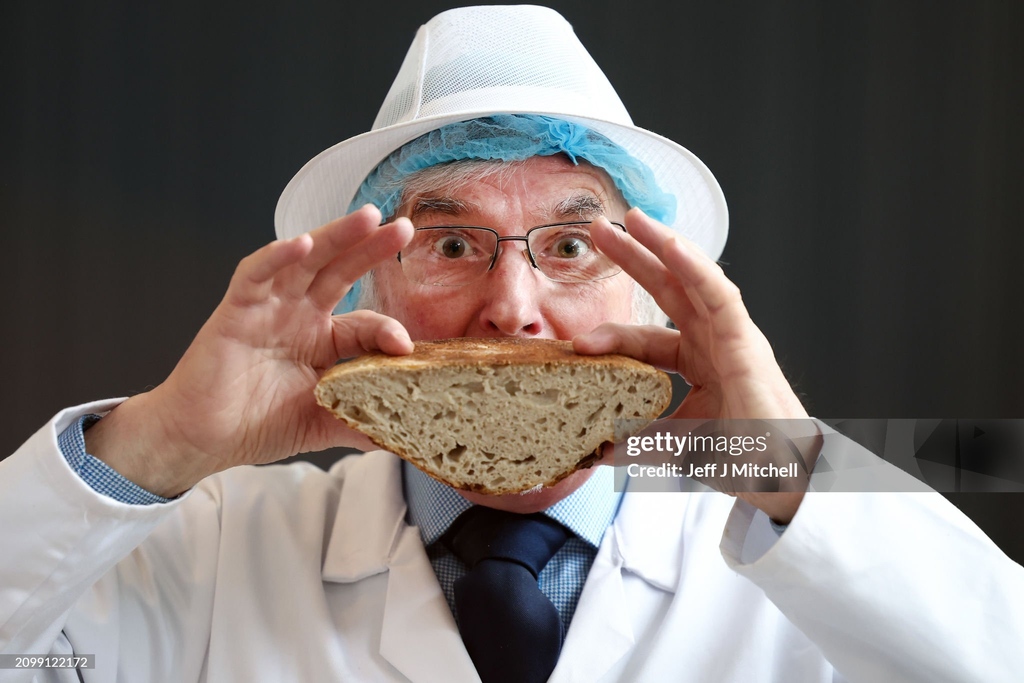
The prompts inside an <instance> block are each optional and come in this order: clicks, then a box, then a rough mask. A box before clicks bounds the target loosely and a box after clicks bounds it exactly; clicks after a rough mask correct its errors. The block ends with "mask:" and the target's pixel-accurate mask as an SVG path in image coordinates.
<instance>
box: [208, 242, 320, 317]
mask: <svg viewBox="0 0 1024 683" xmlns="http://www.w3.org/2000/svg"><path fill="white" fill-rule="evenodd" d="M312 246H313V240H312V239H310V237H309V235H299V236H298V237H294V238H292V239H290V240H277V241H275V242H271V243H270V244H267V245H264V246H263V247H261V248H260V249H257V250H256V251H254V252H253V253H252V254H249V255H248V256H246V257H245V258H244V259H242V260H241V261H240V262H239V264H238V267H237V268H236V269H235V274H234V275H233V276H232V277H231V283H230V284H229V285H228V291H227V295H226V296H225V298H226V299H228V300H230V301H231V303H234V304H237V305H241V306H247V305H251V304H254V303H258V302H260V301H263V300H265V299H266V298H267V297H268V296H269V295H270V292H271V290H272V289H273V287H274V280H275V278H276V277H277V276H278V275H279V274H280V273H281V271H283V270H284V269H285V268H288V267H289V266H292V265H294V264H296V263H298V262H299V261H300V260H302V259H303V258H304V257H305V256H306V255H307V254H308V253H309V251H310V249H312Z"/></svg>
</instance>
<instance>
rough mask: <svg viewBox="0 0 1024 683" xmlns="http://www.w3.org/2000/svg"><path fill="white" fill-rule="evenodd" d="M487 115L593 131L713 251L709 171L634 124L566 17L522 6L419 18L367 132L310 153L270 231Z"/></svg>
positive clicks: (316, 220)
mask: <svg viewBox="0 0 1024 683" xmlns="http://www.w3.org/2000/svg"><path fill="white" fill-rule="evenodd" d="M493 114H540V115H544V116H551V117H555V118H559V119H565V120H568V121H573V122H576V123H580V124H582V125H584V126H587V127H589V128H591V129H593V130H595V131H597V132H598V133H601V134H602V135H604V136H605V137H607V138H608V139H610V140H612V141H613V142H615V143H616V144H618V145H619V146H620V147H622V148H623V149H625V150H626V151H627V152H629V153H630V154H631V155H632V156H634V157H635V158H637V159H639V160H640V161H642V162H643V163H644V164H646V165H647V166H648V168H650V169H651V171H652V172H653V173H654V177H655V178H656V179H657V181H658V184H659V185H660V187H661V189H662V190H664V191H666V192H669V193H671V194H673V195H675V197H676V201H677V211H676V218H675V221H674V222H673V225H672V226H671V227H672V228H674V229H675V230H677V231H679V232H680V233H681V234H683V235H685V236H686V237H688V238H689V239H690V240H692V241H694V242H695V243H696V244H697V245H698V246H700V247H701V248H702V249H703V250H704V252H705V253H707V254H708V255H709V256H711V257H712V258H718V257H719V256H720V255H721V253H722V249H723V248H724V247H725V240H726V236H727V234H728V229H729V228H728V226H729V213H728V209H727V208H726V204H725V196H724V195H723V194H722V189H721V187H719V185H718V181H716V180H715V177H714V176H713V175H712V174H711V171H709V170H708V169H707V167H706V166H705V165H704V164H703V163H702V162H701V160H700V159H698V158H697V157H696V156H694V155H693V154H692V153H691V152H690V151H688V150H687V149H685V148H683V147H682V146H680V145H678V144H676V143H674V142H672V141H671V140H668V139H667V138H664V137H662V136H660V135H657V134H655V133H652V132H650V131H648V130H644V129H642V128H638V127H636V126H634V125H633V121H632V119H631V118H630V116H629V113H628V112H627V111H626V108H625V107H624V106H623V104H622V101H621V100H620V99H619V96H618V95H617V94H616V93H615V90H614V89H613V88H612V86H611V83H609V82H608V78H607V77H606V76H605V75H604V73H603V72H602V71H601V69H600V68H599V67H598V66H597V63H596V62H594V59H593V58H592V57H591V56H590V54H589V53H588V52H587V51H586V48H584V47H583V44H582V43H580V41H579V39H578V38H577V37H576V34H575V33H574V32H573V30H572V27H571V26H570V25H569V23H568V22H567V21H566V20H565V19H563V18H562V16H561V15H559V14H558V13H557V12H555V11H554V10H551V9H548V8H546V7H534V6H528V5H519V6H487V7H464V8H460V9H453V10H448V11H446V12H443V13H441V14H439V15H437V16H436V17H434V18H433V19H431V20H430V21H429V22H427V23H426V24H425V25H424V26H421V27H420V29H419V31H418V32H417V33H416V38H415V39H414V40H413V43H412V46H411V47H410V48H409V52H408V54H406V56H405V61H404V62H403V63H402V67H401V69H400V70H399V72H398V76H397V77H396V78H395V82H394V83H393V84H392V86H391V90H390V91H388V94H387V97H386V98H385V99H384V104H383V106H381V109H380V113H379V114H377V119H376V120H375V121H374V123H373V128H372V129H371V130H370V132H368V133H363V134H362V135H357V136H355V137H353V138H350V139H348V140H345V141H344V142H339V143H338V144H336V145H334V146H333V147H331V148H329V149H327V150H325V151H323V152H321V153H320V154H318V155H317V156H316V157H314V158H313V159H312V160H310V161H309V162H308V163H307V164H306V165H305V166H303V167H302V169H301V170H300V171H299V172H298V173H297V174H296V175H295V177H294V178H292V180H291V181H290V182H289V183H288V186H287V187H285V189H284V192H283V193H282V194H281V198H280V199H279V200H278V203H277V211H276V212H275V215H274V224H275V227H276V230H277V235H278V237H279V238H281V239H287V238H289V237H294V236H296V235H300V234H302V233H304V232H308V231H309V230H312V229H313V228H316V227H319V226H320V225H323V224H324V223H327V222H329V221H331V220H334V219H336V218H339V217H341V216H343V215H345V214H346V213H347V212H348V207H349V203H350V202H351V201H352V198H353V197H354V196H355V194H356V191H357V190H358V189H359V186H360V184H361V183H362V182H363V180H364V179H365V178H366V176H367V175H368V174H369V173H370V172H371V171H372V170H373V169H374V168H376V167H377V164H379V163H380V162H381V161H382V160H383V159H384V158H385V157H387V156H388V155H389V154H391V152H393V151H394V150H396V149H398V148H399V147H401V146H402V145H404V144H405V143H407V142H409V141H411V140H414V139H416V138H418V137H419V136H420V135H423V134H424V133H427V132H429V131H431V130H434V129H436V128H441V127H442V126H445V125H447V124H450V123H455V122H458V121H466V120H469V119H475V118H479V117H483V116H489V115H493Z"/></svg>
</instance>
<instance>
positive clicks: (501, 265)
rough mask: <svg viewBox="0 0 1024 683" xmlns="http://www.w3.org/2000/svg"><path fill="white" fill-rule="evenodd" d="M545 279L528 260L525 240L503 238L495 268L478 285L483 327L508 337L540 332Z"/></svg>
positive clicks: (542, 322)
mask: <svg viewBox="0 0 1024 683" xmlns="http://www.w3.org/2000/svg"><path fill="white" fill-rule="evenodd" d="M544 281H545V278H544V276H543V275H542V274H541V272H540V271H539V270H537V269H536V268H534V267H533V265H532V264H531V263H530V256H529V254H528V253H527V252H526V242H521V241H502V242H501V243H500V244H499V247H498V257H497V259H495V262H494V267H493V268H491V270H489V271H488V272H487V274H486V276H485V277H484V278H483V281H482V282H481V283H480V285H479V286H480V287H482V293H483V297H484V305H483V307H482V308H481V310H480V324H481V326H482V327H483V329H485V330H488V331H490V332H497V333H500V334H502V335H506V336H510V337H514V336H522V337H536V336H539V335H541V334H543V333H544V331H545V329H544V321H543V316H542V315H541V310H540V303H541V295H542V293H541V289H542V285H543V283H544ZM471 286H476V285H475V284H474V285H471Z"/></svg>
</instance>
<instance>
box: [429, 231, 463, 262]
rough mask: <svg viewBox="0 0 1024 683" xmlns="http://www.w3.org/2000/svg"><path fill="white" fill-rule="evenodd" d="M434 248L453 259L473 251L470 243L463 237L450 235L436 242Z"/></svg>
mask: <svg viewBox="0 0 1024 683" xmlns="http://www.w3.org/2000/svg"><path fill="white" fill-rule="evenodd" d="M434 249H436V250H437V252H438V253H440V254H442V255H443V256H445V257H447V258H451V259H456V258H462V257H463V256H467V255H469V254H470V253H472V251H473V250H472V249H471V248H470V246H469V243H468V242H467V241H466V240H465V239H463V238H462V237H456V236H454V235H448V236H446V237H442V238H441V239H439V240H437V242H435V243H434Z"/></svg>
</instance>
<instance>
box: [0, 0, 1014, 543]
mask: <svg viewBox="0 0 1024 683" xmlns="http://www.w3.org/2000/svg"><path fill="white" fill-rule="evenodd" d="M100 4H101V5H102V6H96V3H71V2H63V3H30V2H28V0H20V1H15V2H7V3H4V8H3V10H2V12H3V14H2V17H0V19H2V20H0V27H2V28H0V37H2V43H0V50H2V53H0V65H2V67H0V68H2V79H3V80H2V82H0V86H2V88H3V90H2V93H3V95H2V97H3V119H2V128H0V130H2V133H0V134H2V138H0V140H2V148H0V169H2V170H0V173H2V176H0V221H2V228H3V229H2V232H0V235H2V236H0V240H2V254H3V257H4V258H3V267H2V270H0V273H2V274H0V278H2V291H3V292H4V296H3V297H2V298H0V320H2V321H3V325H4V328H3V332H4V334H3V340H4V353H3V354H0V377H2V378H3V382H4V391H3V392H2V397H0V415H3V416H4V425H5V428H4V429H3V430H2V431H0V453H8V452H10V451H12V450H13V449H15V448H16V447H17V446H18V444H20V443H21V442H22V441H23V440H24V439H25V438H27V437H28V436H29V435H30V434H31V432H32V431H34V430H35V429H36V428H38V426H39V425H40V424H42V423H43V422H44V421H45V420H46V419H47V418H48V417H49V416H50V415H52V414H53V413H54V412H55V411H56V410H58V409H59V408H61V407H62V406H65V405H69V404H74V403H76V402H81V401H85V400H89V399H94V398H100V397H108V396H120V395H126V394H132V393H136V392H139V391H143V390H145V389H146V388H147V387H150V386H152V385H155V384H157V383H159V382H160V381H161V379H162V378H163V377H165V376H166V374H167V373H168V372H169V371H170V370H171V368H172V367H173V365H174V363H175V362H176V360H177V358H178V357H179V356H180V354H181V353H182V351H183V350H184V349H185V348H186V346H187V345H188V342H189V340H190V338H191V337H192V335H193V334H194V333H195V331H196V330H197V329H198V328H199V326H200V325H201V323H202V321H203V320H204V319H205V317H206V316H207V315H208V314H209V312H210V311H211V310H212V309H213V307H214V306H215V305H216V303H217V301H218V300H219V298H220V296H221V294H222V292H223V290H224V287H225V285H226V283H227V280H228V278H229V276H230V274H231V272H232V270H233V268H234V264H235V263H236V262H237V261H238V259H239V258H241V257H242V256H243V255H245V254H246V253H248V252H250V251H252V250H254V249H255V248H257V247H258V246H259V245H261V244H263V243H265V242H266V241H268V240H270V239H272V237H273V227H272V216H273V209H274V205H275V202H276V200H277V196H278V194H279V192H280V190H281V189H282V188H283V187H284V185H285V183H286V182H287V181H288V179H289V178H290V177H291V175H292V174H293V173H294V172H295V171H297V170H298V169H299V167H300V166H301V165H302V164H303V163H305V161H306V160H308V159H309V158H310V157H312V156H314V155H315V154H316V153H318V152H319V151H321V150H322V149H324V148H326V147H328V146H330V145H331V144H333V143H335V142H337V141H339V140H342V139H344V138H347V137H349V136H351V135H354V134H357V133H360V132H363V131H364V130H366V129H368V128H369V126H370V123H371V122H372V120H373V117H374V115H375V113H376V110H377V108H378V106H379V104H380V102H381V100H382V99H383V97H384V94H385V93H386V91H387V88H388V86H389V85H390V82H391V79H392V78H393V76H394V74H395V73H396V72H397V69H398V66H399V64H400V62H401V60H402V57H403V55H404V53H405V50H406V49H407V47H408V43H409V42H410V40H411V38H412V35H413V33H414V31H415V29H416V27H417V26H418V25H419V24H421V23H422V22H424V21H425V20H426V19H428V18H429V17H430V16H432V15H433V14H435V13H436V12H437V11H438V10H440V9H444V8H447V7H448V6H450V4H449V3H439V2H430V1H426V0H424V1H420V2H407V1H405V0H401V1H400V2H360V3H356V2H347V3H346V2H313V1H306V2H293V3H290V4H288V5H287V6H286V5H285V3H271V2H259V1H254V2H249V3H245V4H241V3H239V4H224V3H207V2H200V1H198V0H179V1H176V2H155V3H149V2H147V3H139V2H128V1H127V0H123V1H122V2H119V3H110V4H107V3H100ZM551 4H552V6H553V7H555V8H556V9H559V10H560V11H562V12H563V13H564V14H565V15H566V16H567V17H568V18H569V20H570V21H571V22H572V23H573V24H574V26H575V27H576V30H577V33H578V34H579V35H580V37H581V38H582V39H583V41H584V43H585V44H586V45H587V46H588V47H589V48H590V50H591V52H592V54H593V55H594V56H595V58H596V59H597V61H598V63H599V64H601V65H602V66H603V67H604V69H605V71H606V72H607V74H608V76H609V78H610V79H611V81H612V83H613V84H614V85H615V86H616V88H617V89H618V91H619V93H620V95H621V96H622V99H623V100H624V101H625V103H626V105H627V107H628V108H629V109H630V111H631V112H632V113H633V116H634V119H635V121H636V122H637V123H638V124H639V125H641V126H644V127H646V128H649V129H652V130H655V131H657V132H659V133H661V134H663V135H666V136H668V137H670V138H672V139H674V140H677V141H679V142H680V143H682V144H683V145H685V146H687V147H688V148H690V149H691V150H693V151H694V152H695V153H697V154H698V155H699V156H700V157H701V158H702V159H703V160H704V161H705V162H706V163H707V164H708V166H710V168H711V169H712V170H713V171H714V172H715V174H716V175H717V177H718V178H719V180H720V182H721V183H722V186H723V187H724V189H725V192H726V196H727V197H728V199H729V204H730V210H731V215H732V232H731V238H730V240H729V245H728V247H727V248H726V251H725V254H724V256H723V259H724V261H726V262H727V264H728V265H727V272H728V273H729V275H730V276H731V277H732V278H733V279H734V280H735V281H736V282H737V283H738V284H739V285H740V287H741V288H742V289H743V292H744V295H745V299H746V302H747V305H748V307H749V309H750V311H751V314H752V315H753V317H754V319H755V321H756V322H758V323H759V325H760V326H761V328H762V329H763V330H764V331H765V333H766V334H767V336H768V338H769V339H771V340H772V342H773V344H774V347H775V351H776V353H777V355H778V357H779V360H780V361H781V363H782V365H783V367H784V369H785V370H786V372H787V374H788V375H789V376H790V377H791V379H792V380H793V382H794V383H795V386H796V388H797V390H798V391H799V392H800V394H801V395H802V396H803V397H804V400H805V402H806V404H807V406H808V409H809V410H810V412H811V413H812V414H815V415H819V416H824V417H834V418H857V417H963V418H975V417H977V418H982V417H985V418H1009V417H1024V392H1022V391H1021V386H1022V380H1024V353H1022V352H1021V340H1020V329H1021V324H1020V321H1021V318H1022V313H1024V298H1022V296H1021V294H1022V289H1024V275H1022V271H1021V267H1020V261H1021V256H1022V253H1024V237H1022V232H1021V196H1022V192H1021V190H1022V189H1024V188H1022V187H1021V185H1022V178H1024V174H1022V162H1021V159H1022V152H1024V149H1022V133H1021V126H1020V118H1021V113H1022V112H1024V107H1022V106H1021V105H1022V102H1021V99H1022V98H1021V87H1020V81H1021V76H1022V57H1024V47H1022V41H1020V40H1019V36H1020V35H1021V29H1022V27H1024V23H1022V12H1024V10H1022V7H1024V6H1022V5H1021V4H1020V3H1015V2H1013V1H1012V0H1005V1H1004V2H973V3H963V2H926V1H924V0H922V1H921V2H891V1H879V0H875V1H870V2H835V3H832V2H828V3H826V2H822V3H813V2H792V3H771V2H755V1H750V2H738V3H717V2H683V3H668V2H664V3H659V2H653V1H651V0H638V1H634V2H631V3H628V9H627V3H624V2H622V3H620V2H593V1H591V2H554V3H551ZM1022 457H1024V455H1022ZM952 498H953V499H954V501H955V502H956V503H957V504H958V505H960V506H962V507H963V508H964V509H966V510H967V511H968V512H969V513H970V514H971V515H972V516H973V517H974V518H975V519H977V520H978V521H979V522H980V523H982V524H983V526H984V527H985V528H986V530H987V531H988V532H989V533H990V534H991V535H992V536H993V537H994V538H996V539H997V541H999V542H1000V543H1001V544H1002V545H1003V547H1004V548H1006V549H1007V551H1008V552H1010V554H1011V555H1013V556H1014V557H1015V558H1016V559H1018V561H1020V560H1021V559H1024V538H1022V534H1021V531H1020V525H1019V522H1018V519H1019V518H1020V516H1021V515H1020V513H1021V511H1022V509H1024V503H1022V498H1021V496H1019V495H1011V494H978V495H966V494H961V495H954V496H952Z"/></svg>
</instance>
